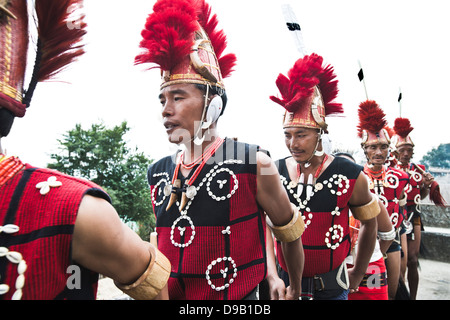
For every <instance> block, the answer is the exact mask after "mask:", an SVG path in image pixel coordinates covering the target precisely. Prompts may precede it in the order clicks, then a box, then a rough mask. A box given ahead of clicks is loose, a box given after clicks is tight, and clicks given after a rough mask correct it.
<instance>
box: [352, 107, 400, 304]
mask: <svg viewBox="0 0 450 320" xmlns="http://www.w3.org/2000/svg"><path fill="white" fill-rule="evenodd" d="M358 115H359V125H358V136H359V137H360V138H361V139H362V141H361V147H362V148H363V150H364V154H365V155H366V158H367V163H366V164H365V166H364V173H365V174H366V175H367V177H368V178H369V188H370V190H371V191H372V192H373V193H374V194H376V195H377V196H378V198H379V199H380V200H381V201H382V203H383V205H384V207H386V209H387V212H388V214H389V218H390V222H391V224H392V225H391V228H392V227H393V228H392V231H391V232H381V231H380V225H381V224H380V221H379V226H378V227H379V231H378V236H379V238H380V240H390V241H392V240H394V238H395V241H394V242H392V244H391V245H390V246H389V247H388V248H384V250H382V251H380V250H377V251H376V252H375V253H374V256H373V258H372V260H374V261H371V263H373V264H377V265H378V267H379V271H380V272H378V273H377V274H378V275H379V276H380V277H381V279H379V281H378V282H377V283H378V285H377V286H376V287H370V285H368V284H367V283H365V284H364V285H362V286H361V287H360V292H361V293H363V294H366V295H368V296H369V297H374V298H376V296H377V295H381V294H382V293H383V291H385V292H386V293H389V299H395V296H396V292H397V287H398V282H399V277H400V262H401V255H400V253H401V246H400V231H401V225H402V221H403V218H404V217H403V215H404V213H403V206H404V205H405V204H406V194H405V192H404V189H405V186H406V185H407V184H408V175H407V174H405V173H404V172H403V171H401V170H398V169H395V168H392V167H388V166H386V165H385V163H386V161H387V159H388V155H389V146H390V137H389V134H388V131H387V130H386V128H385V127H386V125H387V121H386V119H385V116H386V115H385V114H384V112H383V110H382V109H381V108H380V107H379V106H378V104H377V103H376V102H375V101H373V100H367V101H364V102H362V103H361V104H360V105H359V110H358ZM387 231H388V230H387ZM386 252H387V259H386V261H383V256H382V253H383V254H384V253H386ZM384 262H386V267H384V264H385V263H384ZM386 268H387V279H386V273H385V270H386ZM386 285H387V286H388V290H386ZM354 298H356V299H358V298H365V297H364V296H361V295H356V296H355V297H354Z"/></svg>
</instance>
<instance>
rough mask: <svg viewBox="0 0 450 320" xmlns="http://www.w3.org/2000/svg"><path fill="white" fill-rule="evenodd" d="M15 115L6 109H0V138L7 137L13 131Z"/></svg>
mask: <svg viewBox="0 0 450 320" xmlns="http://www.w3.org/2000/svg"><path fill="white" fill-rule="evenodd" d="M14 117H15V116H14V113H12V112H11V111H9V110H8V109H5V108H0V138H1V137H6V136H7V135H8V134H9V131H11V127H12V125H13V122H14Z"/></svg>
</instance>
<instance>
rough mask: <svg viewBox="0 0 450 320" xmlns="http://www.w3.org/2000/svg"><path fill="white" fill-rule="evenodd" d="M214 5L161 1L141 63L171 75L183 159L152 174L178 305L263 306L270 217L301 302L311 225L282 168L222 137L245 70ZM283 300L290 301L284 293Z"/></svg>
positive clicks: (164, 88) (167, 80) (167, 99)
mask: <svg viewBox="0 0 450 320" xmlns="http://www.w3.org/2000/svg"><path fill="white" fill-rule="evenodd" d="M216 26H217V17H216V15H213V16H211V9H210V7H209V5H208V4H206V3H205V2H204V1H193V0H176V1H174V0H170V1H169V0H159V1H157V2H156V4H155V5H154V7H153V12H152V13H151V14H150V15H149V17H148V19H147V22H146V25H145V29H144V30H143V31H142V36H143V40H142V42H141V47H142V48H143V49H144V51H143V53H142V54H141V55H139V56H138V57H137V58H136V62H137V63H151V64H152V65H154V66H155V67H158V68H160V69H161V75H162V84H161V87H160V92H159V100H160V103H161V107H162V108H161V113H162V117H163V121H164V126H165V128H166V132H167V135H168V139H169V142H171V143H174V144H177V145H180V146H181V147H182V150H179V151H178V152H177V153H176V154H175V155H173V156H168V157H165V158H163V159H161V160H159V161H158V162H156V163H155V164H153V165H152V166H151V167H150V168H149V171H148V179H149V184H150V186H151V194H152V205H153V208H154V212H155V214H156V231H157V239H158V248H159V249H160V250H161V252H163V253H164V254H165V255H167V257H168V258H169V260H170V262H171V264H172V270H171V276H170V279H169V297H170V299H193V300H197V299H198V300H200V299H201V300H206V299H214V300H230V299H231V300H239V299H255V298H256V291H257V287H258V284H259V283H260V282H261V281H262V280H264V278H265V277H266V274H267V253H266V248H265V236H266V216H265V213H266V214H267V216H268V217H269V218H270V220H271V221H272V230H273V232H275V233H276V234H278V235H279V236H280V238H281V239H283V246H284V250H285V252H286V253H288V256H289V259H288V260H287V263H288V265H289V267H290V271H291V272H290V273H289V276H290V280H291V286H290V287H289V288H288V290H287V294H286V298H288V299H295V298H298V296H299V294H300V280H301V273H302V267H303V250H302V246H301V238H300V236H301V234H302V232H303V220H302V219H301V218H300V217H299V215H298V212H296V210H295V209H294V208H293V207H292V206H291V204H290V202H289V199H288V197H287V195H286V193H285V192H284V190H283V188H282V186H281V183H280V180H279V176H278V173H277V170H276V167H275V165H274V163H273V161H272V160H271V159H270V158H269V157H268V155H266V154H265V153H264V152H262V151H261V150H260V148H259V147H258V146H255V145H249V144H246V143H241V142H237V141H234V140H233V139H228V138H225V139H223V138H222V137H220V136H219V134H218V132H217V121H218V118H219V117H220V115H221V114H222V113H223V110H224V109H225V107H226V102H227V99H226V92H225V86H224V83H223V79H224V78H226V77H227V76H229V75H230V73H231V71H232V68H233V66H234V64H235V61H236V57H235V56H234V54H227V55H222V54H223V51H224V49H225V48H226V37H225V35H224V34H223V31H219V30H216ZM280 289H281V291H276V292H275V295H274V296H273V297H274V298H284V297H285V292H284V287H282V288H280Z"/></svg>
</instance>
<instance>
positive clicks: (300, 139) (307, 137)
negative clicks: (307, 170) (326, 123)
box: [284, 128, 318, 162]
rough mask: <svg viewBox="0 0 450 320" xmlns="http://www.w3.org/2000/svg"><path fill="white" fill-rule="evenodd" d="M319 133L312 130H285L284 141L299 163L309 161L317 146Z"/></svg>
mask: <svg viewBox="0 0 450 320" xmlns="http://www.w3.org/2000/svg"><path fill="white" fill-rule="evenodd" d="M317 139H318V132H317V130H315V129H310V128H286V129H284V141H285V143H286V147H287V148H288V149H289V151H290V152H291V155H292V157H293V158H294V160H295V161H297V162H306V161H308V160H309V159H310V158H311V156H312V154H313V152H314V150H315V148H316V145H317Z"/></svg>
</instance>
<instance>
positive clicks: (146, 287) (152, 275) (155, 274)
mask: <svg viewBox="0 0 450 320" xmlns="http://www.w3.org/2000/svg"><path fill="white" fill-rule="evenodd" d="M149 251H150V263H149V265H148V267H147V269H146V270H145V272H144V273H143V274H142V275H141V276H140V277H139V279H137V280H136V282H134V283H132V284H130V285H124V284H121V283H118V282H114V283H115V285H116V286H117V287H118V288H119V289H120V290H122V291H123V292H124V293H126V294H127V295H129V296H130V297H132V298H133V299H136V300H153V299H155V298H156V296H158V294H159V292H160V291H161V290H162V289H163V288H164V287H165V285H166V283H167V281H168V279H169V276H170V271H171V266H170V262H169V260H168V259H167V258H166V257H165V256H164V255H163V254H162V253H161V252H160V251H159V250H158V249H156V248H155V247H154V246H153V245H151V244H150V245H149Z"/></svg>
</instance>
